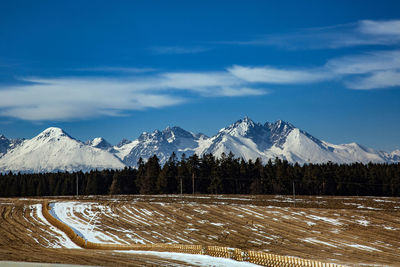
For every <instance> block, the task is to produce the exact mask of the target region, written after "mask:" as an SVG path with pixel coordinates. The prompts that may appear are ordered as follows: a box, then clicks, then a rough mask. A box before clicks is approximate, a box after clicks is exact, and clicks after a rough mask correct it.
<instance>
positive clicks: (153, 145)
mask: <svg viewBox="0 0 400 267" xmlns="http://www.w3.org/2000/svg"><path fill="white" fill-rule="evenodd" d="M204 138H205V136H204V135H195V134H193V133H190V132H188V131H185V130H183V129H182V128H180V127H172V128H171V127H167V128H166V129H165V130H163V131H158V130H156V131H154V132H153V133H146V132H145V133H143V134H141V135H140V136H139V138H138V139H137V140H135V141H132V142H128V143H126V142H125V144H124V145H122V146H120V147H118V146H116V147H114V149H115V150H117V151H118V152H117V153H116V155H117V156H118V157H120V159H121V160H123V162H124V163H125V164H127V165H129V166H136V164H137V162H138V160H139V158H143V159H145V160H146V159H148V158H150V157H151V156H153V155H156V156H157V157H158V158H159V160H160V162H161V163H165V162H166V161H167V160H168V158H169V157H170V156H171V154H172V153H173V152H175V154H176V155H177V156H178V158H180V157H181V156H182V154H183V153H185V154H186V155H193V154H194V151H195V149H196V148H197V147H198V146H199V142H200V140H202V139H204Z"/></svg>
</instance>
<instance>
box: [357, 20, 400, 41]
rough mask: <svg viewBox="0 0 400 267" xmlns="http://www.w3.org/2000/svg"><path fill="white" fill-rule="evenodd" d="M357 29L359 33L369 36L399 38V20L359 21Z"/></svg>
mask: <svg viewBox="0 0 400 267" xmlns="http://www.w3.org/2000/svg"><path fill="white" fill-rule="evenodd" d="M358 29H359V31H360V32H361V33H364V34H369V35H390V36H397V37H399V36H400V20H386V21H385V20H384V21H374V20H361V21H359V22H358Z"/></svg>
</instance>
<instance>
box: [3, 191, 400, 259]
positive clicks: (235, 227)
mask: <svg viewBox="0 0 400 267" xmlns="http://www.w3.org/2000/svg"><path fill="white" fill-rule="evenodd" d="M0 202H1V204H0V220H1V222H0V260H24V261H37V262H43V261H45V262H59V263H75V264H91V265H113V266H116V265H118V266H146V265H148V266H150V265H162V266H168V265H173V266H175V265H181V266H182V265H183V266H184V265H190V264H188V263H185V262H180V261H177V260H172V259H163V258H160V257H158V256H154V255H145V254H127V253H119V252H115V251H100V250H90V251H88V250H84V249H66V248H64V249H57V247H60V248H61V247H65V246H66V244H67V243H66V242H67V239H65V238H64V237H63V236H62V233H61V232H60V231H58V230H57V229H55V228H54V227H53V226H50V225H49V224H48V223H47V222H46V221H43V219H42V217H41V211H40V208H39V213H38V212H37V210H38V206H34V205H36V204H39V203H42V200H41V199H0ZM50 202H53V203H58V204H59V205H64V204H65V208H66V209H67V210H66V212H65V218H64V219H65V220H66V223H68V224H76V225H77V226H79V227H81V228H79V229H81V230H80V231H82V233H83V234H88V233H89V234H90V235H92V236H95V237H96V238H97V240H98V241H99V242H101V241H102V242H104V243H115V244H135V243H144V244H149V243H179V244H200V245H217V246H225V247H236V248H241V249H245V250H249V249H253V250H259V251H268V252H271V253H275V254H279V255H291V256H297V257H302V258H308V259H316V260H321V261H326V260H327V259H329V261H330V262H339V263H345V264H349V265H351V264H354V266H361V265H360V264H361V263H363V264H366V265H367V266H368V265H374V264H375V265H383V266H400V253H399V251H400V236H399V232H400V208H398V207H399V206H400V204H399V203H400V201H399V199H397V198H362V197H344V198H340V197H322V198H317V197H298V199H297V201H296V208H294V207H293V203H292V202H291V199H290V198H287V197H284V196H199V197H198V196H183V197H182V196H118V197H112V199H110V197H109V196H93V197H82V198H80V199H79V200H76V199H75V198H52V199H50ZM63 203H64V204H63ZM63 216H64V215H63ZM92 228H93V231H91V229H92Z"/></svg>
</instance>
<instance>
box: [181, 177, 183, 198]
mask: <svg viewBox="0 0 400 267" xmlns="http://www.w3.org/2000/svg"><path fill="white" fill-rule="evenodd" d="M182 193H183V190H182V177H181V195H182Z"/></svg>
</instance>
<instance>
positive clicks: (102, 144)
mask: <svg viewBox="0 0 400 267" xmlns="http://www.w3.org/2000/svg"><path fill="white" fill-rule="evenodd" d="M85 144H86V145H89V146H92V147H96V148H100V149H109V148H112V145H111V144H110V143H109V142H107V141H106V140H105V139H104V138H103V137H96V138H94V139H93V140H89V141H87V142H86V143H85Z"/></svg>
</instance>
